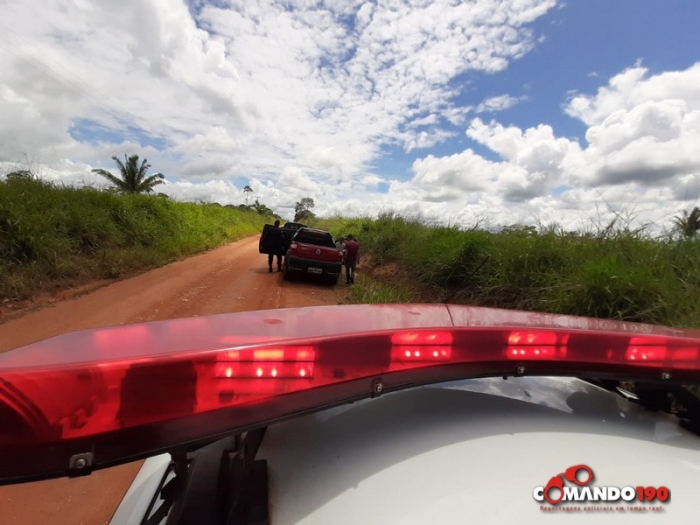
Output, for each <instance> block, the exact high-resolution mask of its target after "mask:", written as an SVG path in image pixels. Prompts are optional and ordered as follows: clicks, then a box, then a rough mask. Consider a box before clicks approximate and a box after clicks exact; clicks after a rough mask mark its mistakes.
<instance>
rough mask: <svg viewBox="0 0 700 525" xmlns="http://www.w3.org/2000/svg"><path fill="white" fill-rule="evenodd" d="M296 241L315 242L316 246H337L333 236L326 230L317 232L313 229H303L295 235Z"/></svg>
mask: <svg viewBox="0 0 700 525" xmlns="http://www.w3.org/2000/svg"><path fill="white" fill-rule="evenodd" d="M294 241H296V242H301V243H304V244H313V245H315V246H325V247H327V248H335V242H333V237H331V235H330V234H329V233H326V232H316V231H312V230H301V231H300V232H298V233H297V234H296V235H295V236H294Z"/></svg>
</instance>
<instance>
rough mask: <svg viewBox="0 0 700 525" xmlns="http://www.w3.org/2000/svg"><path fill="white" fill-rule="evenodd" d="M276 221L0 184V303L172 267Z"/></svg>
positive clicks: (202, 207)
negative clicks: (56, 287)
mask: <svg viewBox="0 0 700 525" xmlns="http://www.w3.org/2000/svg"><path fill="white" fill-rule="evenodd" d="M269 220H270V217H268V216H261V215H259V214H257V213H254V212H253V213H251V212H250V211H248V210H240V209H232V208H228V207H223V206H214V205H211V204H194V203H179V202H175V201H172V200H170V199H164V198H162V197H159V196H157V195H119V194H116V193H113V192H102V191H97V190H93V189H89V188H69V187H57V186H55V185H53V184H50V183H47V182H45V181H41V180H37V179H31V178H24V177H16V178H11V179H9V180H5V181H0V298H3V299H13V300H16V299H26V298H29V297H31V296H32V295H33V294H35V293H37V292H39V291H41V290H45V289H47V287H49V288H54V287H55V286H59V287H62V286H69V285H73V284H78V283H80V282H82V281H85V280H88V279H101V278H114V277H120V276H123V275H127V274H129V273H132V272H134V271H137V270H142V269H145V268H151V267H154V266H156V265H161V264H165V263H168V262H170V261H172V260H174V259H176V258H178V257H183V256H187V255H191V254H194V253H197V252H201V251H203V250H207V249H210V248H214V247H216V246H219V245H221V244H223V243H226V242H229V241H233V240H236V239H239V238H241V237H243V236H246V235H253V234H256V233H258V232H259V231H260V230H261V228H262V225H263V224H264V223H265V222H266V221H269ZM49 283H50V284H49Z"/></svg>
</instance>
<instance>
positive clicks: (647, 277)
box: [314, 214, 700, 328]
mask: <svg viewBox="0 0 700 525" xmlns="http://www.w3.org/2000/svg"><path fill="white" fill-rule="evenodd" d="M314 226H316V227H320V228H324V229H327V230H329V231H331V233H333V234H334V235H336V236H338V235H347V234H348V233H353V234H354V235H355V236H356V237H357V238H358V240H359V241H360V246H361V253H362V254H364V255H369V259H370V260H371V263H370V264H369V266H370V267H369V268H368V269H367V270H365V272H364V273H363V274H362V275H363V276H367V277H370V276H373V275H374V278H373V279H367V280H363V281H358V286H357V288H356V289H353V290H352V292H351V293H350V296H349V300H350V301H352V302H404V299H406V298H408V299H409V300H411V301H413V300H416V301H425V302H443V301H449V302H451V303H455V304H472V305H478V306H490V307H500V308H512V309H519V310H528V311H538V312H548V313H560V314H569V315H580V316H587V317H597V318H605V319H616V320H626V321H634V322H645V323H653V324H664V325H669V326H679V327H693V328H698V327H700V293H698V292H700V242H698V241H696V240H693V239H691V240H682V241H679V240H674V239H671V238H654V237H652V236H651V235H650V234H648V233H647V232H646V231H644V230H629V229H620V230H616V231H613V230H611V229H601V230H599V231H592V232H588V233H583V234H577V235H572V234H569V233H567V232H563V231H558V230H556V229H548V230H543V231H537V230H534V229H526V228H511V229H509V230H507V231H505V232H502V233H492V232H488V231H484V230H479V229H474V230H470V231H464V230H459V229H457V228H452V227H444V226H443V227H439V226H427V225H425V224H422V223H421V222H420V221H418V220H412V219H407V218H404V217H400V216H395V215H392V214H385V215H383V216H380V217H379V219H377V220H371V219H368V218H359V219H344V218H332V219H325V220H317V221H315V223H314ZM387 264H391V265H394V266H395V267H396V268H399V269H400V271H397V272H396V273H397V274H398V277H393V276H392V275H391V274H389V275H387V274H386V273H382V274H381V275H375V274H376V273H377V272H376V268H378V267H380V266H382V265H387ZM373 268H374V270H373ZM363 287H367V290H364V289H363ZM393 298H396V299H395V300H394V299H393Z"/></svg>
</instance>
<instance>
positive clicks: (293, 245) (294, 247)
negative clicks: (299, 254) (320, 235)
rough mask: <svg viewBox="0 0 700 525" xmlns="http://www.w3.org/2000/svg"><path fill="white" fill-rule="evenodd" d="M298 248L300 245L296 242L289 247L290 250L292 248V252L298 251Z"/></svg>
mask: <svg viewBox="0 0 700 525" xmlns="http://www.w3.org/2000/svg"><path fill="white" fill-rule="evenodd" d="M298 247H299V245H298V244H297V243H295V242H293V243H292V244H290V245H289V248H290V249H291V250H296V249H297V248H298Z"/></svg>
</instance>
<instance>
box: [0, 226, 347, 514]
mask: <svg viewBox="0 0 700 525" xmlns="http://www.w3.org/2000/svg"><path fill="white" fill-rule="evenodd" d="M266 258H267V256H264V255H260V254H259V253H258V239H257V237H256V238H248V239H244V240H241V241H238V242H236V243H233V244H230V245H227V246H224V247H222V248H218V249H216V250H212V251H210V252H207V253H204V254H202V255H198V256H195V257H191V258H189V259H186V260H183V261H178V262H175V263H172V264H170V265H168V266H165V267H163V268H159V269H156V270H152V271H149V272H147V273H143V274H141V275H139V276H136V277H133V278H130V279H125V280H122V281H118V282H114V283H112V284H109V285H107V286H102V287H101V288H99V289H97V290H96V291H93V292H90V293H85V289H84V288H83V289H80V290H77V293H80V292H82V295H79V296H78V297H75V293H73V294H68V295H73V298H69V299H62V298H61V296H58V297H54V298H52V299H55V302H53V303H51V302H50V301H49V300H47V299H46V298H45V299H44V302H43V303H40V304H50V305H51V306H50V307H47V308H42V309H39V310H37V311H33V312H30V313H27V314H26V315H24V316H22V317H20V318H18V319H14V320H10V321H7V322H5V323H3V324H0V352H5V351H8V350H12V349H14V348H18V347H20V346H24V345H27V344H30V343H33V342H36V341H41V340H43V339H47V338H49V337H53V336H56V335H59V334H62V333H66V332H71V331H75V330H84V329H89V328H98V327H105V326H113V325H119V324H129V323H139V322H145V321H158V320H163V319H173V318H180V317H192V316H197V315H214V314H219V313H227V312H240V311H246V310H266V309H274V308H295V307H302V306H316V305H324V304H337V302H338V299H339V298H340V297H341V294H342V290H343V288H340V287H336V288H332V287H329V286H325V285H320V284H316V283H314V282H292V283H290V282H287V281H284V280H283V279H282V274H281V273H277V272H275V273H273V274H270V273H268V268H267V260H266ZM100 284H102V283H95V285H98V286H99V285H100ZM93 286H94V285H93ZM74 292H75V291H74ZM65 295H66V294H65V293H64V294H63V296H65ZM140 465H141V462H135V463H130V464H128V465H122V466H119V467H114V468H111V469H107V470H103V471H98V472H95V473H93V474H92V475H90V476H87V477H84V478H75V479H67V478H62V479H56V480H49V481H40V482H35V483H26V484H21V485H14V486H6V487H0V523H8V524H9V523H12V524H22V525H23V524H28V525H29V524H45V523H62V524H63V523H65V524H84V525H98V524H99V525H102V524H105V523H108V522H109V520H110V519H111V517H112V514H113V513H114V511H115V510H116V507H117V505H118V504H119V501H120V500H121V498H122V497H123V495H124V493H125V492H126V490H127V488H128V486H129V484H130V483H131V480H132V479H133V477H134V476H135V475H136V472H137V471H138V469H139V467H140Z"/></svg>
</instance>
